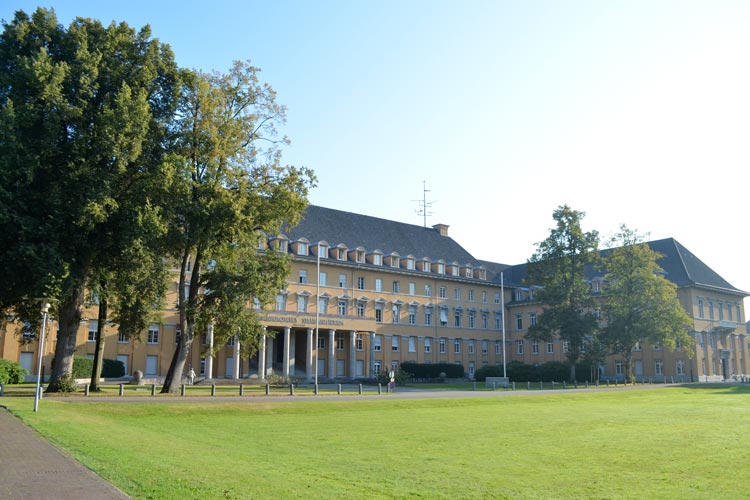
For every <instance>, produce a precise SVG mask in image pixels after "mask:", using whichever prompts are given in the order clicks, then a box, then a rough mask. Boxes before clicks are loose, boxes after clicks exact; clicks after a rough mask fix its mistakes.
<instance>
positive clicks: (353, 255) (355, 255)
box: [349, 247, 365, 264]
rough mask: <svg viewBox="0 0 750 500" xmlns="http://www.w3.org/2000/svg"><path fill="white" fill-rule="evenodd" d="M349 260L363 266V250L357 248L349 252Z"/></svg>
mask: <svg viewBox="0 0 750 500" xmlns="http://www.w3.org/2000/svg"><path fill="white" fill-rule="evenodd" d="M349 258H350V259H351V260H353V261H354V262H357V263H358V264H363V263H364V262H365V249H364V248H362V247H358V248H356V249H355V250H352V251H350V252H349Z"/></svg>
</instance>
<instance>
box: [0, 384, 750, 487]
mask: <svg viewBox="0 0 750 500" xmlns="http://www.w3.org/2000/svg"><path fill="white" fill-rule="evenodd" d="M83 399H84V398H76V400H77V401H81V400H83ZM71 401H73V400H72V399H70V398H45V399H44V400H43V403H42V404H43V406H42V408H41V410H40V412H39V413H36V414H34V413H33V411H32V407H33V406H32V404H31V400H30V399H29V398H21V397H6V398H3V399H2V400H0V402H2V404H4V405H6V406H8V407H9V408H10V409H11V410H12V411H13V412H14V413H15V414H16V415H19V416H20V417H21V418H22V419H23V420H24V421H25V422H26V423H27V424H29V425H31V426H32V427H34V428H36V429H37V430H38V431H39V432H41V433H42V434H43V435H45V436H48V437H50V439H52V440H53V441H54V442H55V443H57V444H58V445H59V446H61V447H63V448H65V449H66V450H68V451H69V452H70V453H71V454H72V455H73V456H75V457H76V458H78V459H79V460H80V461H81V462H83V463H84V464H86V465H87V466H88V467H90V468H91V469H93V470H95V471H96V472H98V473H99V474H100V475H102V476H103V477H105V478H106V479H108V480H110V481H111V482H113V483H114V484H116V485H117V486H118V487H119V488H121V489H123V490H124V491H126V492H127V493H128V494H130V495H131V496H133V497H135V498H159V499H161V498H180V499H185V498H243V499H244V498H248V499H250V498H252V499H265V498H269V499H279V498H281V499H283V498H304V499H308V498H326V499H328V498H342V499H394V498H421V499H433V498H435V499H437V498H444V499H458V498H467V499H480V498H497V499H503V498H514V499H516V498H520V499H586V498H589V499H644V498H658V499H669V498H674V499H692V498H696V499H697V498H705V499H717V498H726V499H736V498H748V496H749V495H750V493H748V491H749V490H748V488H749V486H748V478H750V470H749V469H750V458H749V457H750V432H748V424H750V388H748V387H738V386H726V387H711V386H689V387H675V388H660V389H656V390H655V389H640V388H639V389H630V390H627V391H590V392H584V393H578V392H570V391H560V392H559V393H555V394H543V393H534V392H525V391H524V392H517V393H513V394H508V395H504V396H501V397H489V398H488V397H485V398H458V399H425V400H396V399H393V398H388V397H387V396H384V397H379V398H372V399H368V400H366V401H343V402H339V401H323V400H322V399H321V400H316V401H310V400H309V399H307V398H305V399H303V398H300V400H299V401H298V402H293V403H287V402H273V401H271V402H267V400H257V399H256V400H255V401H253V399H251V398H246V399H245V400H243V401H238V402H237V403H220V402H210V401H206V402H197V403H196V402H165V401H163V400H162V401H160V402H158V403H135V402H132V403H128V404H122V403H108V402H104V401H96V400H94V399H93V398H91V399H90V400H89V401H94V403H85V402H83V403H78V402H71Z"/></svg>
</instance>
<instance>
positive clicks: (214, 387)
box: [211, 384, 216, 396]
mask: <svg viewBox="0 0 750 500" xmlns="http://www.w3.org/2000/svg"><path fill="white" fill-rule="evenodd" d="M211 395H212V396H216V384H211Z"/></svg>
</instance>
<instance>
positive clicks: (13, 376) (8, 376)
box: [0, 358, 26, 385]
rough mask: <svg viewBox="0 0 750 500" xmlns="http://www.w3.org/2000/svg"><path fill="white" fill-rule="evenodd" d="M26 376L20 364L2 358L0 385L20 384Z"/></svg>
mask: <svg viewBox="0 0 750 500" xmlns="http://www.w3.org/2000/svg"><path fill="white" fill-rule="evenodd" d="M25 375H26V370H24V369H23V368H21V365H20V363H17V362H15V361H9V360H7V359H3V358H0V384H3V385H5V384H20V383H21V382H23V378H24V376H25Z"/></svg>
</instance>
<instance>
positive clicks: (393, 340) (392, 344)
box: [391, 335, 398, 352]
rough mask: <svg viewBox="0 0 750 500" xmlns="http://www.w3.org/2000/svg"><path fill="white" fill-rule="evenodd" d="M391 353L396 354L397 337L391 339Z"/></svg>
mask: <svg viewBox="0 0 750 500" xmlns="http://www.w3.org/2000/svg"><path fill="white" fill-rule="evenodd" d="M391 351H393V352H398V335H394V336H392V337H391Z"/></svg>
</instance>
